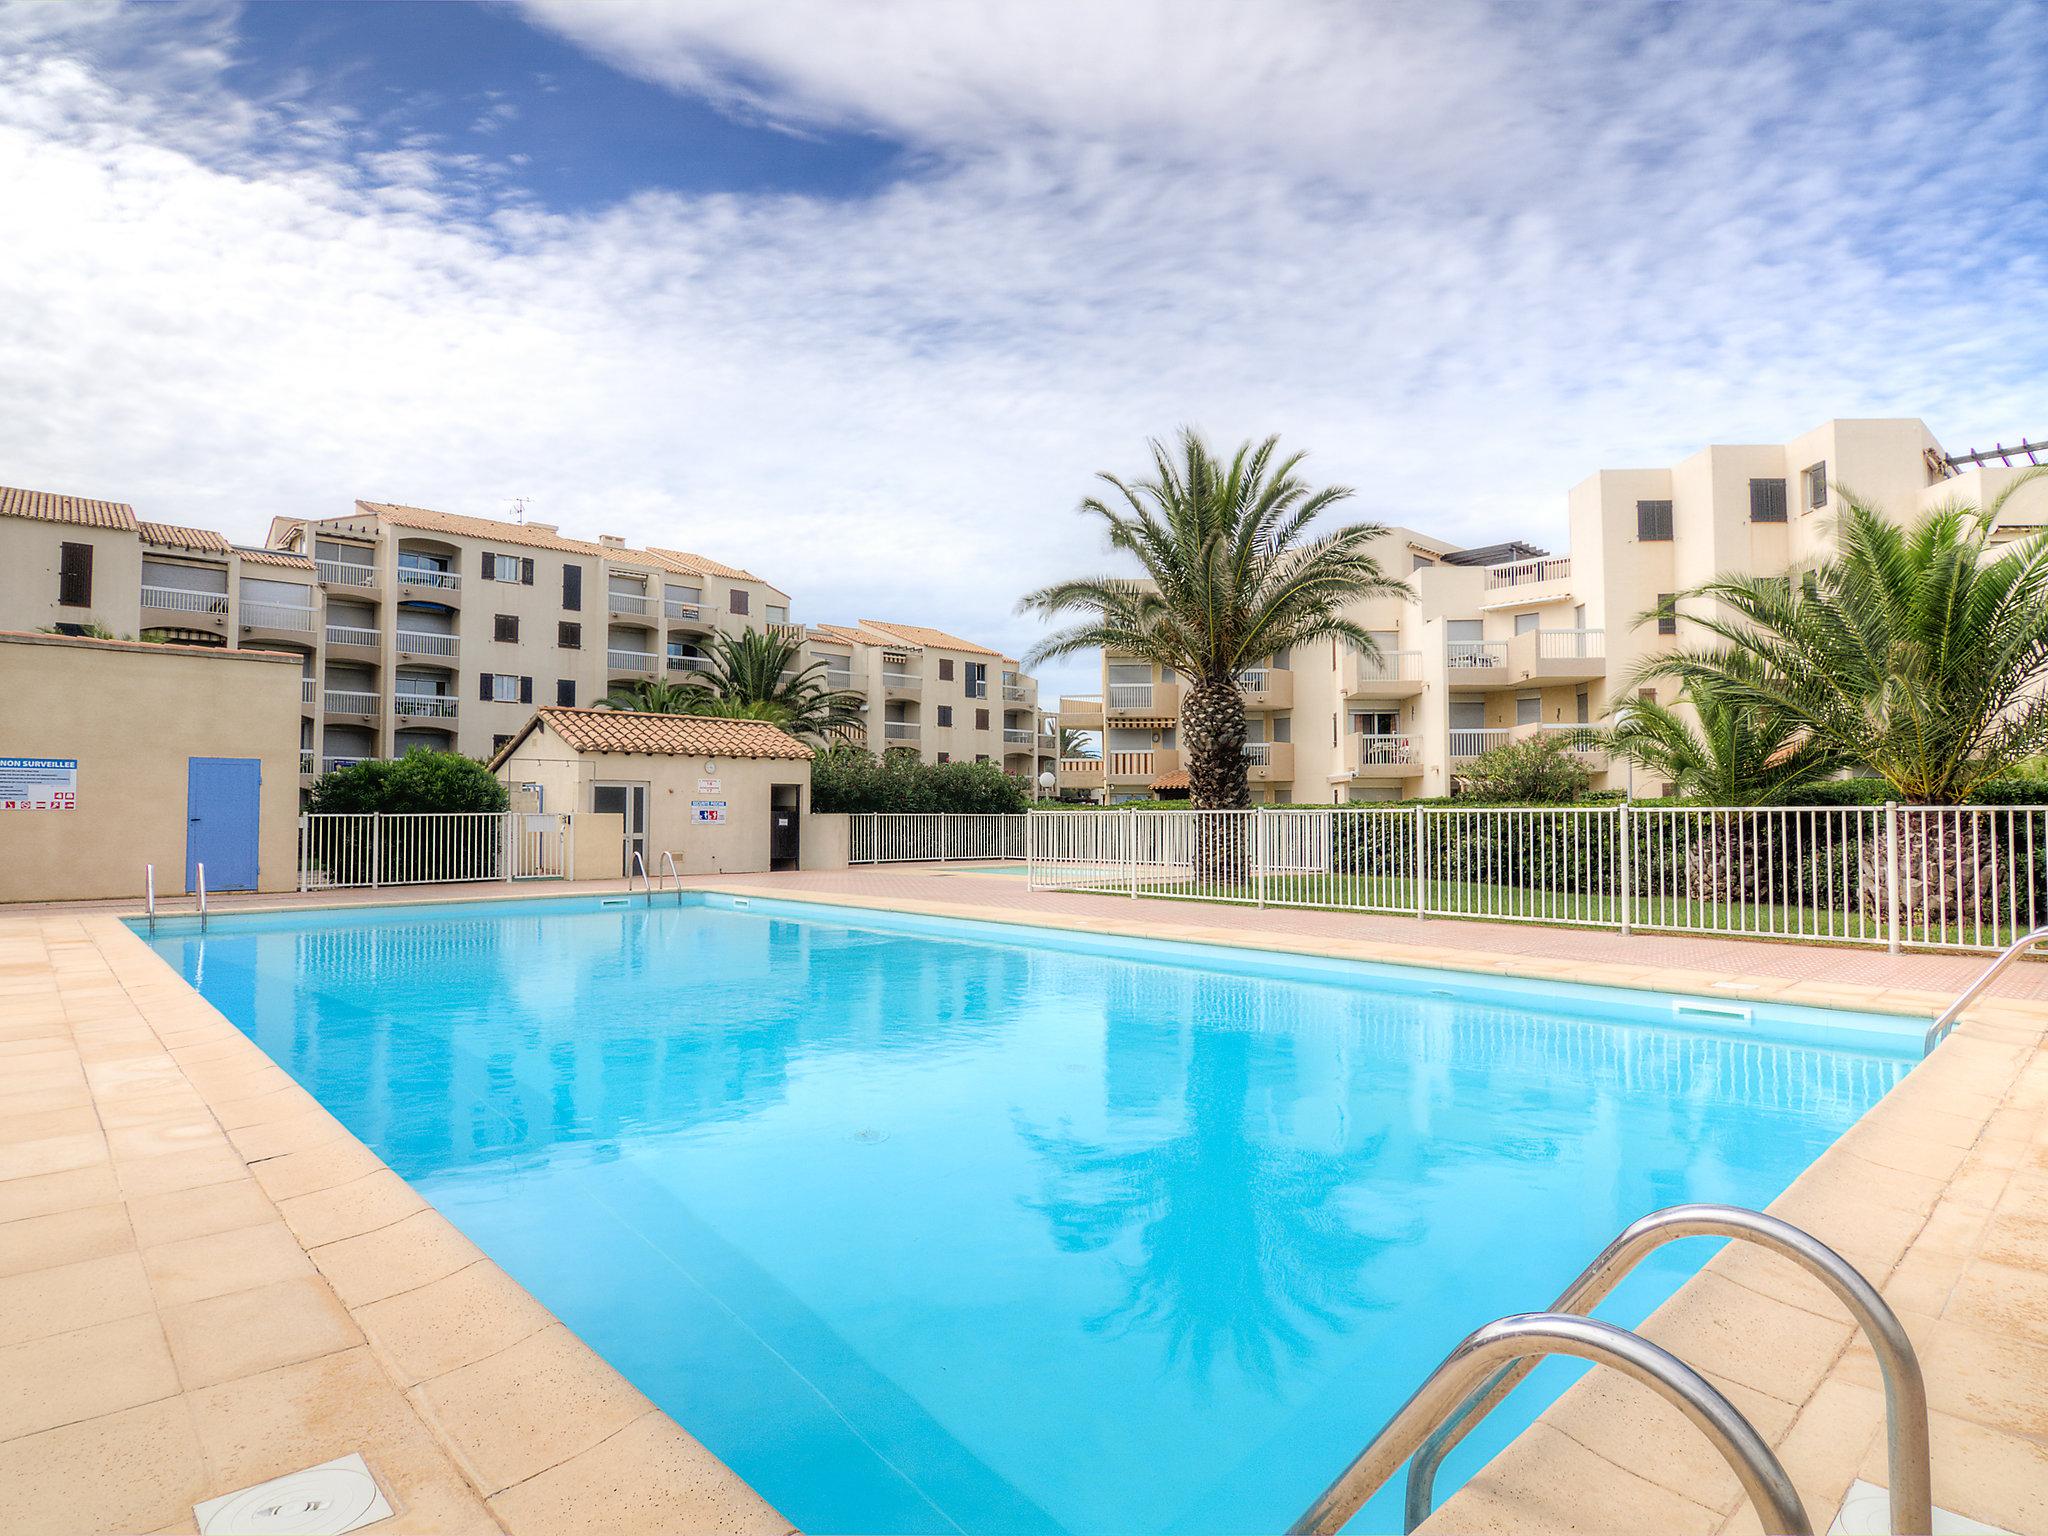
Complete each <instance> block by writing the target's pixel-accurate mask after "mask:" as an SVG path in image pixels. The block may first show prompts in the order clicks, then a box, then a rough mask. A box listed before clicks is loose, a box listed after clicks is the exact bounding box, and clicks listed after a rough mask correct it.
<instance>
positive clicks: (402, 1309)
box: [356, 1259, 554, 1387]
mask: <svg viewBox="0 0 2048 1536" xmlns="http://www.w3.org/2000/svg"><path fill="white" fill-rule="evenodd" d="M356 1321H357V1322H358V1323H359V1324H361V1326H362V1329H363V1332H364V1333H366V1334H368V1335H369V1339H370V1343H371V1346H372V1347H373V1348H375V1349H376V1351H377V1353H378V1355H379V1357H380V1358H381V1359H382V1360H383V1361H384V1362H385V1365H386V1367H387V1368H388V1369H389V1370H390V1372H391V1374H392V1376H393V1377H394V1378H395V1379H396V1380H397V1381H398V1382H399V1383H400V1384H401V1385H403V1386H408V1387H409V1386H415V1385H417V1384H418V1383H420V1382H422V1381H427V1380H429V1379H431V1378H433V1377H436V1376H443V1375H446V1374H447V1373H448V1372H449V1371H453V1370H458V1369H460V1368H461V1367H462V1366H465V1365H472V1364H474V1363H475V1362H476V1361H478V1360H482V1359H485V1358H487V1357H488V1356H491V1355H494V1354H497V1353H498V1352H499V1351H500V1350H503V1349H509V1348H511V1347H512V1346H513V1345H514V1344H517V1343H518V1342H519V1341H520V1340H522V1339H527V1338H531V1337H532V1336H533V1335H534V1334H536V1333H539V1332H540V1331H541V1330H542V1329H543V1328H546V1327H548V1326H549V1325H551V1324H552V1323H553V1322H554V1316H553V1314H551V1313H550V1312H549V1311H548V1309H547V1308H546V1307H544V1306H542V1305H541V1304H540V1303H539V1302H537V1301H535V1300H534V1299H533V1297H532V1296H530V1295H529V1294H527V1292H526V1290H525V1289H524V1287H522V1286H520V1285H519V1284H518V1283H517V1282H515V1281H514V1280H513V1279H512V1278H511V1277H510V1276H509V1275H507V1274H506V1273H505V1272H504V1271H503V1270H501V1269H500V1268H498V1266H497V1265H495V1264H493V1263H492V1262H491V1261H490V1260H489V1259H479V1260H478V1261H477V1262H476V1263H474V1264H471V1265H469V1266H468V1267H467V1268H465V1269H459V1270H457V1271H456V1272H455V1273H454V1274H452V1275H448V1276H446V1277H445V1278H443V1279H440V1280H435V1281H431V1282H430V1283H428V1284H426V1285H422V1286H420V1287H418V1288H417V1289H414V1290H410V1291H406V1292H403V1293H402V1294H400V1295H397V1296H392V1297H388V1298H387V1299H385V1300H383V1301H378V1302H372V1303H370V1304H369V1305H367V1306H365V1307H363V1308H361V1309H360V1310H359V1311H358V1312H357V1313H356Z"/></svg>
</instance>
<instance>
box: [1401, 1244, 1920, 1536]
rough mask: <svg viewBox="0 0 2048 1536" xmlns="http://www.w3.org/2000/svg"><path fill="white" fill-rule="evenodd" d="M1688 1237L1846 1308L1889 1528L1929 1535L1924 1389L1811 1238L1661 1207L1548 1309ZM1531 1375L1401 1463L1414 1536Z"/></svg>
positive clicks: (1855, 1276)
mask: <svg viewBox="0 0 2048 1536" xmlns="http://www.w3.org/2000/svg"><path fill="white" fill-rule="evenodd" d="M1685 1237H1726V1238H1733V1239H1735V1240H1736V1241H1737V1242H1747V1243H1754V1244H1755V1245H1756V1246H1758V1247H1759V1248H1763V1249H1765V1250H1766V1251H1768V1252H1771V1253H1775V1254H1778V1255H1779V1256H1780V1257H1782V1258H1787V1259H1790V1260H1791V1261H1792V1262H1793V1263H1795V1264H1797V1265H1798V1266H1799V1267H1800V1268H1801V1269H1804V1270H1805V1271H1806V1272H1807V1273H1808V1274H1810V1275H1812V1276H1813V1277H1814V1278H1815V1279H1816V1280H1818V1281H1820V1283H1821V1284H1822V1285H1825V1286H1826V1287H1827V1288H1828V1289H1829V1290H1830V1291H1832V1292H1833V1293H1834V1295H1835V1298H1836V1299H1837V1300H1838V1301H1840V1302H1841V1303H1842V1305H1843V1306H1845V1307H1847V1308H1848V1309H1849V1313H1850V1315H1851V1316H1852V1317H1854V1318H1855V1319H1856V1322H1857V1324H1858V1325H1859V1326H1860V1327H1861V1328H1862V1329H1863V1332H1864V1335H1865V1337H1867V1338H1868V1339H1869V1340H1870V1347H1871V1351H1872V1353H1873V1354H1875V1355H1876V1356H1877V1363H1878V1367H1879V1369H1880V1370H1881V1371H1882V1373H1883V1376H1884V1405H1885V1440H1886V1450H1887V1453H1888V1456H1889V1460H1890V1466H1891V1528H1892V1530H1893V1531H1894V1532H1896V1533H1898V1536H1928V1532H1929V1531H1930V1530H1931V1528H1932V1524H1933V1513H1934V1487H1933V1482H1932V1477H1931V1473H1930V1468H1929V1459H1930V1458H1929V1451H1928V1428H1927V1385H1926V1381H1925V1380H1924V1378H1923V1377H1922V1376H1921V1373H1920V1360H1919V1357H1918V1356H1917V1355H1916V1354H1915V1353H1914V1351H1913V1341H1912V1340H1911V1339H1910V1338H1908V1337H1907V1335H1906V1330H1905V1328H1904V1327H1903V1326H1902V1325H1901V1324H1900V1322H1899V1318H1898V1314H1897V1313H1896V1312H1894V1311H1892V1309H1891V1307H1890V1305H1889V1304H1888V1303H1887V1302H1886V1301H1885V1299H1884V1298H1883V1297H1882V1296H1880V1295H1879V1294H1878V1293H1877V1290H1876V1288H1875V1287H1874V1286H1872V1285H1871V1283H1870V1282H1869V1281H1868V1280H1866V1279H1864V1278H1863V1276H1862V1274H1861V1273H1859V1272H1858V1271H1857V1270H1856V1268H1855V1267H1854V1266H1853V1265H1851V1264H1850V1263H1849V1262H1848V1260H1846V1259H1844V1258H1843V1257H1842V1256H1841V1255H1840V1254H1838V1253H1836V1252H1835V1251H1834V1250H1833V1249H1832V1248H1830V1247H1828V1246H1827V1245H1826V1244H1825V1243H1823V1242H1821V1241H1820V1240H1819V1239H1817V1238H1815V1237H1814V1236H1813V1235H1812V1234H1811V1233H1808V1232H1805V1231H1803V1230H1801V1229H1800V1228H1798V1227H1795V1226H1793V1225H1792V1223H1790V1222H1789V1221H1784V1220H1781V1219H1780V1218H1778V1217H1776V1216H1771V1215H1767V1214H1765V1213H1764V1212H1762V1211H1752V1210H1749V1209H1746V1208H1745V1207H1743V1206H1739V1205H1710V1204H1690V1205H1673V1206H1667V1207H1666V1208H1665V1209H1663V1210H1661V1211H1653V1212H1651V1213H1650V1214H1649V1215H1648V1216H1645V1217H1643V1218H1642V1219H1641V1220H1640V1221H1637V1222H1633V1223H1631V1224H1630V1225H1629V1227H1628V1228H1627V1229H1626V1230H1625V1231H1624V1232H1622V1234H1621V1235H1620V1236H1619V1237H1617V1238H1615V1240H1614V1241H1613V1242H1611V1243H1609V1244H1608V1245H1607V1246H1606V1247H1605V1248H1604V1249H1602V1250H1601V1252H1600V1256H1599V1257H1598V1258H1596V1259H1594V1260H1593V1262H1592V1263H1591V1264H1588V1265H1587V1266H1586V1267H1585V1269H1584V1270H1583V1271H1581V1273H1580V1275H1579V1277H1578V1279H1576V1280H1574V1281H1573V1282H1572V1283H1571V1284H1570V1285H1568V1286H1566V1287H1565V1289H1564V1293H1563V1294H1562V1295H1560V1296H1559V1297H1558V1298H1557V1300H1556V1301H1554V1302H1553V1303H1551V1306H1550V1310H1551V1312H1553V1313H1572V1314H1580V1315H1583V1314H1585V1313H1589V1312H1591V1311H1592V1310H1593V1309H1594V1308H1595V1307H1597V1306H1599V1305H1600V1303H1601V1302H1602V1301H1605V1300H1606V1299H1607V1297H1608V1296H1609V1295H1610V1294H1612V1292H1613V1291H1614V1288H1615V1287H1616V1286H1618V1285H1620V1284H1621V1282H1622V1281H1623V1280H1625V1279H1626V1278H1628V1276H1629V1274H1630V1273H1631V1272H1632V1271H1633V1270H1634V1269H1635V1268H1636V1266H1637V1265H1639V1264H1641V1263H1642V1262H1643V1260H1644V1259H1646V1258H1648V1257H1649V1256H1650V1255H1651V1254H1652V1253H1654V1252H1656V1250H1657V1249H1659V1248H1662V1247H1663V1246H1664V1245H1665V1244H1666V1243H1672V1242H1676V1241H1678V1240H1679V1239H1680V1238H1685ZM1535 1368H1536V1362H1535V1361H1534V1360H1517V1361H1514V1362H1512V1363H1510V1364H1508V1365H1506V1366H1504V1367H1502V1368H1501V1369H1500V1370H1499V1371H1497V1372H1495V1373H1494V1375H1493V1376H1492V1377H1491V1378H1489V1379H1488V1380H1487V1381H1485V1382H1484V1383H1482V1384H1481V1385H1480V1387H1479V1388H1478V1390H1476V1391H1475V1392H1473V1393H1472V1395H1471V1396H1470V1397H1468V1398H1466V1399H1465V1401H1464V1402H1463V1403H1461V1404H1459V1405H1458V1408H1457V1411H1456V1412H1454V1413H1452V1414H1450V1415H1449V1416H1448V1417H1446V1418H1445V1419H1444V1420H1443V1422H1442V1423H1441V1424H1439V1425H1437V1426H1436V1428H1435V1429H1434V1430H1432V1431H1431V1433H1430V1434H1429V1436H1428V1438H1427V1439H1426V1440H1424V1441H1423V1443H1422V1445H1421V1448H1420V1449H1418V1450H1417V1451H1416V1453H1415V1456H1414V1459H1413V1460H1412V1461H1410V1462H1409V1464H1408V1497H1407V1511H1406V1513H1407V1520H1406V1526H1405V1529H1407V1530H1410V1531H1413V1530H1414V1529H1415V1527H1416V1526H1418V1525H1420V1524H1421V1523H1422V1522H1423V1521H1424V1520H1426V1519H1428V1518H1429V1512H1430V1507H1431V1505H1432V1503H1433V1501H1434V1488H1435V1482H1436V1473H1437V1469H1438V1467H1440V1466H1441V1465H1442V1464H1443V1460H1444V1458H1445V1457H1446V1456H1448V1455H1449V1454H1450V1453H1451V1451H1452V1450H1453V1449H1454V1448H1455V1447H1456V1446H1457V1444H1458V1442H1459V1441H1460V1440H1463V1439H1464V1438H1465V1436H1466V1435H1467V1434H1469V1433H1471V1431H1472V1430H1473V1428H1474V1427H1476V1426H1477V1425H1478V1423H1479V1421H1480V1420H1481V1419H1483V1418H1485V1417H1486V1415H1487V1414H1489V1413H1491V1412H1492V1411H1493V1410H1494V1409H1495V1408H1496V1407H1498V1406H1499V1405H1500V1403H1501V1401H1502V1399H1504V1398H1505V1397H1507V1395H1508V1394H1509V1393H1510V1392H1512V1391H1514V1390H1515V1388H1516V1387H1518V1386H1520V1385H1521V1383H1522V1382H1523V1380H1524V1379H1525V1378H1526V1377H1527V1376H1528V1375H1529V1373H1530V1372H1531V1371H1533V1370H1534V1369H1535Z"/></svg>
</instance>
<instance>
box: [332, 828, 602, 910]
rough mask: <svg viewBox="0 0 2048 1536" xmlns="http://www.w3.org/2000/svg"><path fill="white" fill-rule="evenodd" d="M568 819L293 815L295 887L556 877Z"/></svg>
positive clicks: (570, 856) (567, 861) (564, 855)
mask: <svg viewBox="0 0 2048 1536" xmlns="http://www.w3.org/2000/svg"><path fill="white" fill-rule="evenodd" d="M574 837H575V830H574V820H573V818H571V817H568V816H557V815H542V814H536V813H528V812H524V811H462V812H433V813H420V814H402V815H386V814H383V813H381V812H380V813H335V812H325V813H322V814H319V815H308V816H301V817H300V818H299V889H300V890H302V891H315V890H338V889H341V888H343V887H352V886H385V885H446V884H451V883H454V882H459V881H475V880H560V879H564V878H566V877H567V875H568V873H569V870H570V867H571V865H572V864H573V862H574V849H575V842H574Z"/></svg>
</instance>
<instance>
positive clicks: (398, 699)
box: [391, 693, 455, 720]
mask: <svg viewBox="0 0 2048 1536" xmlns="http://www.w3.org/2000/svg"><path fill="white" fill-rule="evenodd" d="M391 709H392V712H393V713H394V714H399V715H403V716H405V717H406V718H408V719H412V720H453V719H454V718H455V700H454V699H453V698H452V697H451V696H449V695H448V694H445V693H400V694H394V695H392V699H391Z"/></svg>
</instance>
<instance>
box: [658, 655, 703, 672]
mask: <svg viewBox="0 0 2048 1536" xmlns="http://www.w3.org/2000/svg"><path fill="white" fill-rule="evenodd" d="M668 669H669V671H671V672H709V671H710V670H711V658H710V657H709V656H671V657H669V659H668Z"/></svg>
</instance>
